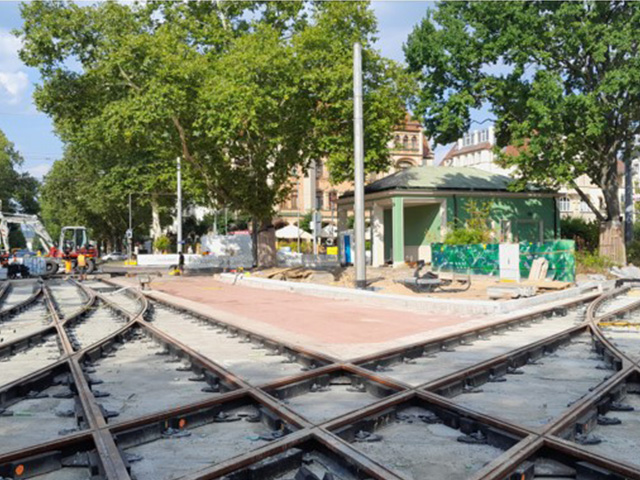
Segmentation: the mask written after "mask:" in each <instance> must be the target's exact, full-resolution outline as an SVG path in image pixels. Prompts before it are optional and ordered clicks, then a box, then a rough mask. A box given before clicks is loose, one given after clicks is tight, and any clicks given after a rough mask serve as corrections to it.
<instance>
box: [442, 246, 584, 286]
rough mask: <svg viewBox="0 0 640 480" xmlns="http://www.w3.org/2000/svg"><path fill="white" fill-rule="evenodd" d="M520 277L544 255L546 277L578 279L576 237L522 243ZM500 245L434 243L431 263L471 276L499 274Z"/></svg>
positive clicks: (443, 268)
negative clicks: (547, 266)
mask: <svg viewBox="0 0 640 480" xmlns="http://www.w3.org/2000/svg"><path fill="white" fill-rule="evenodd" d="M519 250H520V261H519V263H520V277H521V278H528V277H529V272H530V271H531V264H532V263H533V261H534V260H535V259H536V258H539V257H542V258H545V259H546V260H547V261H548V262H549V269H548V271H547V278H550V279H553V280H559V281H563V282H572V283H573V282H575V279H576V256H575V242H574V241H573V240H552V241H548V242H542V243H530V242H522V243H520V244H519ZM499 251H500V244H498V243H486V244H472V245H446V244H444V243H433V244H431V263H432V265H433V268H434V269H435V270H441V271H446V272H450V271H453V272H457V273H467V272H468V273H470V274H472V275H495V276H498V275H500V254H499Z"/></svg>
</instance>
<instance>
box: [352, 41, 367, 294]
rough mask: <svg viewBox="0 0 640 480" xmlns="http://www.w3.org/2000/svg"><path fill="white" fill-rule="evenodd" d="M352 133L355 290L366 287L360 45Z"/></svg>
mask: <svg viewBox="0 0 640 480" xmlns="http://www.w3.org/2000/svg"><path fill="white" fill-rule="evenodd" d="M353 133H354V162H355V168H354V172H355V178H354V184H355V192H354V194H355V195H354V197H355V198H354V209H355V212H354V213H355V225H354V226H355V237H356V238H355V240H356V251H355V256H354V263H355V267H356V288H365V287H366V286H367V279H366V265H365V259H366V255H365V251H364V248H365V247H364V127H363V120H362V45H360V43H358V42H356V43H355V44H354V45H353Z"/></svg>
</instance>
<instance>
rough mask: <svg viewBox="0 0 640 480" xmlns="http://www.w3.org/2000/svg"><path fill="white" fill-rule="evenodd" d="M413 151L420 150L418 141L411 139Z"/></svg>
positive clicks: (414, 138)
mask: <svg viewBox="0 0 640 480" xmlns="http://www.w3.org/2000/svg"><path fill="white" fill-rule="evenodd" d="M411 150H418V139H417V138H416V137H411Z"/></svg>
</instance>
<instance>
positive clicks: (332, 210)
mask: <svg viewBox="0 0 640 480" xmlns="http://www.w3.org/2000/svg"><path fill="white" fill-rule="evenodd" d="M389 149H390V154H391V167H390V169H389V170H388V171H386V172H381V173H379V174H371V175H368V176H367V178H366V182H367V183H369V182H373V181H375V180H377V179H378V178H382V177H384V176H386V175H388V174H389V173H394V172H397V171H399V170H404V169H406V168H410V167H419V166H430V165H432V164H433V152H432V151H431V148H430V146H429V141H428V139H427V137H426V136H425V134H424V129H423V128H422V125H421V124H420V123H419V122H417V121H415V120H412V119H411V118H410V117H409V115H407V116H406V117H405V122H404V124H403V125H402V126H401V127H399V128H398V129H397V130H395V131H394V132H393V137H392V140H391V142H390V143H389ZM352 188H353V184H352V183H351V182H343V183H340V184H337V185H333V184H332V183H331V181H330V178H329V170H328V168H327V166H326V165H325V162H324V161H323V160H318V161H316V162H315V164H314V165H312V166H311V168H309V170H308V171H307V173H306V174H304V175H302V174H301V175H299V176H298V177H296V178H294V179H293V190H292V192H291V195H290V196H289V198H288V199H287V200H285V201H284V202H283V203H282V204H281V205H280V208H279V209H278V211H277V217H276V224H277V223H280V224H282V223H288V224H292V225H297V224H298V222H299V221H300V218H301V217H303V216H304V215H305V214H307V212H310V211H314V210H317V211H318V212H319V213H320V214H321V215H322V221H323V223H324V224H329V225H333V226H336V224H337V223H336V222H337V202H338V197H339V196H340V195H342V194H343V193H345V192H347V191H349V190H351V189H352Z"/></svg>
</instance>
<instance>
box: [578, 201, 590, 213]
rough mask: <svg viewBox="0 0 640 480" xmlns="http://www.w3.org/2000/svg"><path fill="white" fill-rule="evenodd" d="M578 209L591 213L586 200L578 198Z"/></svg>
mask: <svg viewBox="0 0 640 480" xmlns="http://www.w3.org/2000/svg"><path fill="white" fill-rule="evenodd" d="M580 211H581V212H582V213H591V209H590V208H589V205H587V202H585V201H584V200H580Z"/></svg>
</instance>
